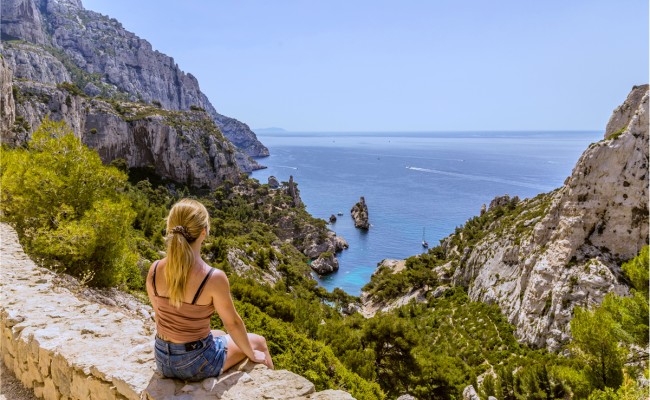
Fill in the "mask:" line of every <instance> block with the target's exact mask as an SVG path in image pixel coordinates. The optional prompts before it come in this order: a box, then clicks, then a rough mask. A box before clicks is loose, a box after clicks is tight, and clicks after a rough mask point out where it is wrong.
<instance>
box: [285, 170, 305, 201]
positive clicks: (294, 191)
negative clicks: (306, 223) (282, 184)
mask: <svg viewBox="0 0 650 400" xmlns="http://www.w3.org/2000/svg"><path fill="white" fill-rule="evenodd" d="M287 193H288V194H289V196H291V198H292V199H293V206H294V207H296V208H298V207H301V206H302V199H301V198H300V194H299V193H298V185H296V183H295V182H294V181H293V175H290V176H289V186H288V187H287Z"/></svg>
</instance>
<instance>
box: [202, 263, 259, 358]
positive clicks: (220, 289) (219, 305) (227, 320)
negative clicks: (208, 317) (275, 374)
mask: <svg viewBox="0 0 650 400" xmlns="http://www.w3.org/2000/svg"><path fill="white" fill-rule="evenodd" d="M210 283H211V286H212V289H213V290H212V291H211V292H212V301H213V303H214V308H215V309H216V310H217V314H219V318H221V321H222V322H223V325H224V327H225V328H226V331H227V332H228V334H230V337H231V338H232V340H233V341H234V342H235V343H236V344H237V346H239V348H240V349H241V350H242V352H243V353H244V354H246V357H248V358H250V359H251V360H252V361H254V362H257V363H264V362H265V360H266V356H265V355H264V353H262V352H260V351H256V350H253V347H252V346H251V343H250V341H249V340H248V332H246V326H245V325H244V321H243V320H242V319H241V317H240V316H239V313H237V310H236V309H235V304H234V303H233V301H232V296H231V295H230V283H229V282H228V277H227V276H226V274H225V273H224V272H223V271H220V270H215V273H213V274H212V277H211V279H210Z"/></svg>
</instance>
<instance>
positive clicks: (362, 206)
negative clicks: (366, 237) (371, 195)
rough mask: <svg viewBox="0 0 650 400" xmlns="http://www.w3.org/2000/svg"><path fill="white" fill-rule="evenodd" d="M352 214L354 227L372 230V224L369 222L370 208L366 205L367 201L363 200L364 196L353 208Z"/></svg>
mask: <svg viewBox="0 0 650 400" xmlns="http://www.w3.org/2000/svg"><path fill="white" fill-rule="evenodd" d="M350 213H351V214H352V219H354V226H355V227H356V228H361V229H368V228H370V223H369V222H368V206H367V205H366V199H365V198H363V196H362V197H361V199H360V200H359V202H358V203H357V204H355V205H354V207H352V209H351V210H350Z"/></svg>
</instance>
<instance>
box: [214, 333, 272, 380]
mask: <svg viewBox="0 0 650 400" xmlns="http://www.w3.org/2000/svg"><path fill="white" fill-rule="evenodd" d="M226 337H227V338H228V353H227V355H226V362H225V363H224V366H223V370H224V371H226V370H228V369H229V368H231V367H232V366H234V365H236V364H237V363H239V362H240V361H242V360H243V359H245V358H246V354H244V352H243V351H241V349H240V348H239V346H237V344H236V343H235V341H234V340H232V338H231V337H230V335H227V336H226ZM248 340H249V341H250V343H251V346H252V347H253V349H254V350H257V351H261V352H263V353H264V354H266V363H265V364H266V366H267V367H268V368H270V369H273V360H272V359H271V354H270V353H269V348H268V347H267V345H266V339H264V337H263V336H260V335H256V334H254V333H249V334H248Z"/></svg>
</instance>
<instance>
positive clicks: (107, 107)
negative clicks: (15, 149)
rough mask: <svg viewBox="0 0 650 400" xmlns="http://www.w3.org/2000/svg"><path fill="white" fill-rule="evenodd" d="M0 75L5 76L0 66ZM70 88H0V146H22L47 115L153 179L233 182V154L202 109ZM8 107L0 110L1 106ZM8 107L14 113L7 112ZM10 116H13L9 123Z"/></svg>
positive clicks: (105, 155)
mask: <svg viewBox="0 0 650 400" xmlns="http://www.w3.org/2000/svg"><path fill="white" fill-rule="evenodd" d="M0 75H1V76H2V77H5V76H9V77H10V72H9V70H8V69H7V68H3V65H2V64H0ZM74 89H76V88H74V87H73V86H71V85H65V84H61V85H59V86H58V87H52V86H50V85H47V84H43V83H39V82H35V81H16V82H14V85H13V87H11V86H10V85H5V84H3V85H2V92H1V98H2V99H5V98H7V99H10V100H11V99H12V97H13V94H15V95H16V99H15V105H14V107H11V101H10V100H7V101H6V102H5V101H3V102H2V105H3V110H5V109H6V110H9V111H7V113H5V112H4V111H3V118H0V120H2V142H3V143H8V144H10V145H20V144H22V143H25V142H26V141H27V140H28V138H29V134H30V132H31V131H33V130H34V129H35V128H36V127H37V126H38V124H39V123H40V121H41V120H42V119H43V118H45V117H46V116H49V117H50V118H51V119H53V120H57V121H58V120H63V121H65V122H66V123H67V124H68V125H69V126H70V127H71V128H72V130H73V132H74V133H75V135H76V136H77V137H79V138H80V139H81V140H82V142H83V143H84V144H86V145H87V146H89V147H91V148H94V149H95V150H97V152H98V153H99V156H100V157H101V159H102V161H103V162H105V163H109V162H111V161H113V160H115V159H124V160H125V161H126V164H127V166H128V167H130V168H133V167H140V168H147V169H149V170H151V172H154V173H156V174H157V175H159V176H162V177H165V178H168V179H171V180H174V181H176V182H180V183H185V184H187V185H190V186H194V187H211V188H212V187H216V186H218V185H219V184H221V183H222V182H223V181H225V180H230V181H232V182H237V181H238V180H239V179H240V178H239V177H240V173H241V170H240V169H239V168H238V166H237V152H236V151H235V148H234V146H233V145H232V144H231V143H230V142H229V141H228V140H227V139H226V138H224V137H223V135H222V134H221V132H220V131H219V129H218V128H217V127H216V125H215V124H214V122H213V120H212V119H211V118H210V116H209V115H207V114H206V113H205V112H203V111H199V110H197V111H168V110H161V109H158V108H157V107H153V106H147V105H144V104H141V103H131V102H122V101H111V102H108V101H106V100H102V99H99V98H90V97H88V96H85V95H80V94H75V90H74ZM5 103H7V104H9V105H8V106H6V107H5V106H4V104H5ZM12 109H14V110H13V111H12ZM12 112H15V113H16V114H17V115H18V117H16V118H15V121H14V122H13V123H10V120H11V118H10V117H11V116H12Z"/></svg>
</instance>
